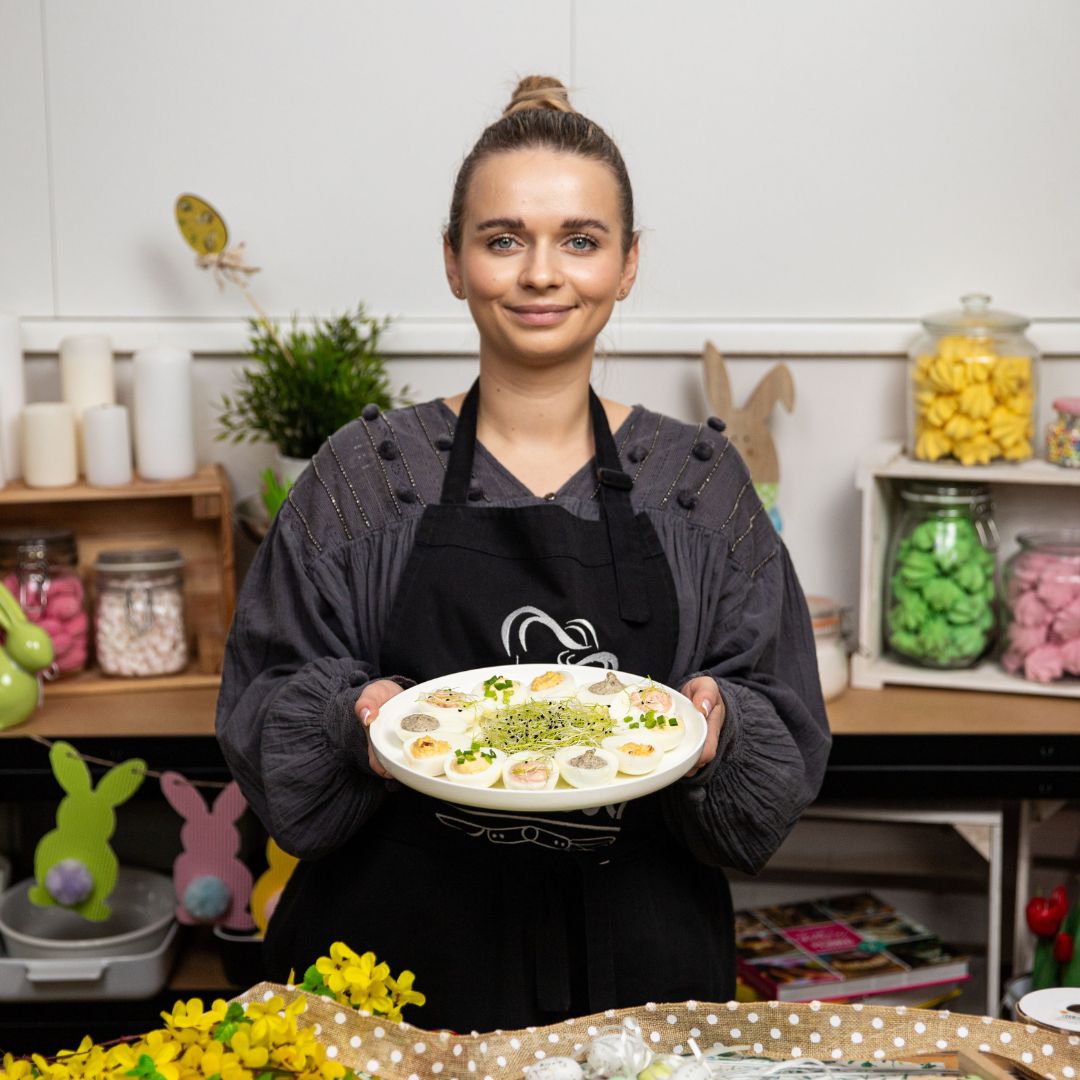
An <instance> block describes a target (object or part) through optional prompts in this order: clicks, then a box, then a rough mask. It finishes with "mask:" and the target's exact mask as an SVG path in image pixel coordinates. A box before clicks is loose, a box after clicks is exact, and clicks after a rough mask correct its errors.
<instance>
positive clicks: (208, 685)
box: [45, 661, 221, 701]
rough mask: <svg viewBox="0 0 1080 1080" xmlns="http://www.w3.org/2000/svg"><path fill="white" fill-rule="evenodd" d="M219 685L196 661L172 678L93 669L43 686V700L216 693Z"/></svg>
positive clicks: (218, 681) (218, 678)
mask: <svg viewBox="0 0 1080 1080" xmlns="http://www.w3.org/2000/svg"><path fill="white" fill-rule="evenodd" d="M220 683H221V676H220V675H215V674H207V673H206V672H202V671H200V670H199V667H198V664H197V663H196V662H195V661H192V662H191V663H189V664H188V666H187V667H186V668H185V669H184V670H183V671H178V672H177V673H176V674H175V675H153V676H147V677H144V678H132V677H124V676H119V675H103V674H102V673H101V672H100V671H98V670H97V669H93V670H89V671H80V672H77V673H75V674H73V675H64V676H62V677H61V678H59V679H57V680H56V681H55V682H50V683H46V685H45V698H46V700H48V701H60V700H62V699H64V698H85V697H95V696H97V695H100V694H108V695H114V696H115V695H122V694H144V693H149V692H150V691H153V690H167V691H169V692H170V693H176V692H177V691H178V690H207V689H210V690H216V689H217V687H218V686H219V685H220Z"/></svg>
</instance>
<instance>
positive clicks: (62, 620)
mask: <svg viewBox="0 0 1080 1080" xmlns="http://www.w3.org/2000/svg"><path fill="white" fill-rule="evenodd" d="M0 580H2V581H3V583H4V585H5V586H6V587H7V589H8V591H9V592H10V593H11V595H12V596H14V597H15V599H16V600H17V601H18V602H19V606H20V607H21V608H22V609H23V611H25V612H26V616H27V618H28V619H29V620H30V621H31V622H33V623H36V624H37V625H38V626H40V627H41V628H42V629H43V630H44V631H45V632H46V633H47V634H48V635H49V637H50V638H52V643H53V649H54V652H55V656H56V659H55V661H54V663H55V665H56V671H57V672H58V673H59V674H61V675H66V674H68V673H70V672H74V671H81V670H82V669H83V668H85V667H86V656H87V646H88V644H89V636H90V626H89V620H88V618H87V615H86V607H85V596H84V589H83V582H82V578H81V577H80V576H79V553H78V548H77V545H76V543H75V534H74V533H73V532H72V531H71V530H70V529H51V528H38V527H36V526H32V525H23V526H13V527H11V528H7V529H0Z"/></svg>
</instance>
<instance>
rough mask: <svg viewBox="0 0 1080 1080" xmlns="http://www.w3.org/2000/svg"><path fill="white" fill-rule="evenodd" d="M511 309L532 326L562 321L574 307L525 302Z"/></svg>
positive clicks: (548, 324)
mask: <svg viewBox="0 0 1080 1080" xmlns="http://www.w3.org/2000/svg"><path fill="white" fill-rule="evenodd" d="M510 310H511V311H512V312H513V313H514V314H515V315H516V316H517V317H518V318H519V319H521V321H522V322H525V323H528V324H529V325H530V326H554V325H555V324H556V323H560V322H562V321H563V319H565V318H566V316H567V315H569V314H570V312H571V311H573V310H574V309H573V308H569V307H554V306H551V305H546V304H525V305H523V306H522V307H516V308H510Z"/></svg>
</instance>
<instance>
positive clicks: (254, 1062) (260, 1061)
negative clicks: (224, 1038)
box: [229, 1025, 270, 1069]
mask: <svg viewBox="0 0 1080 1080" xmlns="http://www.w3.org/2000/svg"><path fill="white" fill-rule="evenodd" d="M246 1026H247V1025H245V1027H246ZM229 1047H230V1049H231V1050H232V1051H233V1052H234V1053H235V1054H236V1056H237V1057H238V1058H239V1059H240V1064H241V1065H243V1066H244V1068H245V1069H261V1068H262V1067H263V1066H264V1065H265V1064H266V1062H267V1060H268V1059H269V1057H270V1054H269V1052H268V1051H267V1049H266V1047H265V1046H257V1045H253V1044H252V1040H251V1036H250V1035H249V1034H248V1032H247V1031H245V1030H244V1028H240V1030H239V1031H237V1033H236V1034H235V1035H234V1036H233V1037H232V1038H231V1039H230V1040H229Z"/></svg>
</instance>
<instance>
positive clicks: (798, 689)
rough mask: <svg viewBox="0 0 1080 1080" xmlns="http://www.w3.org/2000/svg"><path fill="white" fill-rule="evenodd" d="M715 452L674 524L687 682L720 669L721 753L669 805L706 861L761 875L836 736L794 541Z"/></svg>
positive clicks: (742, 468)
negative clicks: (788, 541)
mask: <svg viewBox="0 0 1080 1080" xmlns="http://www.w3.org/2000/svg"><path fill="white" fill-rule="evenodd" d="M717 459H719V460H717ZM676 460H677V459H676ZM713 461H714V465H710V466H708V467H709V468H711V469H712V470H713V471H711V472H708V473H707V475H708V476H710V477H711V480H712V482H711V484H710V485H709V487H708V488H705V493H704V495H703V496H702V498H701V500H700V502H697V503H695V502H690V503H688V507H689V508H688V509H687V508H680V511H681V512H680V513H678V514H668V515H665V517H666V521H665V522H664V529H665V533H666V535H667V537H668V546H669V549H670V555H671V557H672V564H673V568H674V573H675V577H676V581H677V586H678V591H679V594H680V598H679V599H680V608H681V609H682V611H683V612H685V619H686V622H687V623H688V624H689V625H688V626H687V625H684V626H683V633H682V635H681V636H682V637H683V638H684V639H685V642H686V648H685V649H684V650H682V655H681V664H682V665H684V667H683V668H682V670H685V671H686V672H687V674H686V675H685V676H684V677H683V681H685V680H687V679H690V678H693V677H694V676H695V675H700V674H708V675H711V676H713V678H715V679H716V681H717V683H718V685H719V687H720V694H721V697H722V698H723V701H724V706H725V710H726V715H725V721H724V727H723V729H722V731H721V735H720V745H719V747H718V750H717V755H716V758H715V759H714V760H713V761H712V762H711V763H710V764H709V765H707V766H706V767H705V768H704V769H702V770H701V771H700V772H698V773H697V774H696V775H695V776H693V777H689V778H685V779H683V780H681V781H679V782H678V783H676V784H674V785H672V786H671V787H669V788H667V789H666V790H665V792H664V797H663V806H664V812H665V819H666V820H667V822H668V825H669V828H670V829H671V830H672V831H673V832H674V833H675V835H676V836H677V837H678V838H679V839H680V840H682V842H683V843H685V844H686V846H687V847H689V849H690V850H691V851H692V852H693V854H694V855H695V856H696V857H697V858H698V859H700V860H701V861H703V862H706V863H709V864H712V865H718V866H730V867H734V868H736V869H738V870H742V871H745V872H747V873H757V872H758V871H760V870H761V869H762V868H763V867H764V866H765V864H766V862H767V861H768V860H769V858H770V857H771V856H772V854H773V853H774V852H775V851H776V849H777V848H778V847H779V846H780V844H781V843H782V842H783V840H784V838H785V837H786V836H787V835H788V833H789V832H790V831H791V829H792V827H793V826H794V825H795V822H796V821H797V820H798V818H799V815H800V814H801V813H802V811H803V810H804V809H805V808H806V807H807V806H808V805H809V804H810V803H811V802H812V801H813V800H814V798H815V797H816V796H817V793H818V790H819V788H820V786H821V781H822V779H823V777H824V774H825V766H826V763H827V760H828V754H829V747H830V743H831V739H830V735H829V728H828V717H827V715H826V712H825V705H824V701H823V699H822V694H821V685H820V681H819V678H818V669H817V654H816V650H815V646H814V635H813V630H812V628H811V625H810V616H809V612H808V610H807V606H806V599H805V597H804V595H803V590H802V588H801V586H800V584H799V581H798V578H797V576H796V573H795V568H794V566H793V565H792V562H791V558H790V556H789V554H788V551H787V548H786V547H785V546H784V544H783V542H782V541H781V539H780V537H779V536H778V535H777V533H776V531H775V529H774V528H773V527H772V524H771V523H770V521H769V518H768V515H767V514H766V513H765V512H764V509H763V508H762V506H761V502H760V501H759V499H758V498H757V495H756V494H755V492H754V488H753V486H752V483H751V480H750V476H749V472H748V471H747V468H746V465H745V463H744V462H743V461H742V459H741V458H740V457H739V455H738V454H737V453H736V452H734V450H733V447H731V444H729V443H726V441H725V443H724V445H723V446H721V448H720V452H719V453H718V454H717V457H716V458H714V459H713ZM706 465H708V459H706ZM716 465H719V467H716ZM703 468H704V466H703ZM688 471H689V466H688ZM702 487H703V488H704V487H705V486H704V485H702ZM680 618H681V620H682V619H683V616H682V615H681V616H680ZM680 685H681V683H680Z"/></svg>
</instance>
